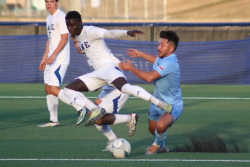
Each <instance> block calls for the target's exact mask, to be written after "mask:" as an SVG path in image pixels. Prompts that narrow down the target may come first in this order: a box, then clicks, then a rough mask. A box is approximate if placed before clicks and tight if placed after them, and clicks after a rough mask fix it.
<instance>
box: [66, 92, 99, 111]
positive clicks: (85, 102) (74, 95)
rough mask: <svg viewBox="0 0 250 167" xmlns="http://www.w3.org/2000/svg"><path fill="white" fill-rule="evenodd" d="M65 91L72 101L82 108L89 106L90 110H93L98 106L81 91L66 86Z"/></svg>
mask: <svg viewBox="0 0 250 167" xmlns="http://www.w3.org/2000/svg"><path fill="white" fill-rule="evenodd" d="M63 92H64V94H65V96H66V97H67V98H69V99H70V101H71V103H76V104H77V105H79V106H81V107H82V108H87V109H89V110H92V109H93V108H95V107H97V106H96V105H95V104H94V103H93V102H92V101H90V100H89V99H87V98H86V97H85V96H84V94H82V93H81V92H78V91H74V90H71V89H67V88H64V91H63Z"/></svg>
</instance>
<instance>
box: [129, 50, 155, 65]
mask: <svg viewBox="0 0 250 167" xmlns="http://www.w3.org/2000/svg"><path fill="white" fill-rule="evenodd" d="M127 54H128V55H129V56H130V57H132V58H133V57H142V58H144V59H145V60H147V61H149V62H150V63H154V62H155V59H156V56H154V55H149V54H147V53H144V52H141V51H139V50H136V49H128V50H127Z"/></svg>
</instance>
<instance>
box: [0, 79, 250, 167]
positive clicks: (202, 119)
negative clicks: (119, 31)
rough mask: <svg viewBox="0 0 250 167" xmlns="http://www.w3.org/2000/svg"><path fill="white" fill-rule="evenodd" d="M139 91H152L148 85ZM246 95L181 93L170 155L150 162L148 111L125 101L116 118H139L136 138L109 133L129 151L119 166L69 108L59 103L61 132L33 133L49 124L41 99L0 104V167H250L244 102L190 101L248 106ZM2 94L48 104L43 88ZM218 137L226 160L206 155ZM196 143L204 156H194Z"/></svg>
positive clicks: (207, 88)
mask: <svg viewBox="0 0 250 167" xmlns="http://www.w3.org/2000/svg"><path fill="white" fill-rule="evenodd" d="M140 86H142V87H144V88H145V89H146V90H148V91H149V92H151V93H152V91H153V87H152V85H140ZM249 88H250V86H249V85H182V91H183V97H184V104H185V107H184V112H183V114H182V115H181V117H180V118H179V120H178V121H177V122H176V123H175V124H174V125H173V126H172V127H171V128H170V129H169V133H168V136H167V142H166V144H167V146H168V147H169V149H170V151H172V152H170V153H168V154H158V155H152V156H148V155H145V154H144V153H145V149H146V148H147V147H148V146H149V145H151V144H152V142H153V138H152V136H151V135H150V134H149V132H148V131H147V126H148V125H147V112H148V108H149V103H147V102H144V101H143V100H141V99H137V98H133V99H129V100H128V102H127V103H126V104H125V106H124V107H123V109H122V110H121V113H133V112H136V113H138V114H139V117H140V118H139V122H138V126H137V131H136V133H135V135H134V136H133V137H129V136H128V128H127V127H126V125H125V124H119V125H112V126H111V128H112V129H113V131H114V132H115V133H116V134H117V136H118V137H122V138H126V139H127V140H128V141H129V142H130V143H131V147H132V152H131V154H130V156H129V158H128V159H125V160H124V161H120V160H119V159H114V158H113V157H112V156H111V155H110V153H109V152H102V151H101V150H102V149H103V148H104V147H105V146H106V141H107V140H106V139H105V137H104V136H103V135H102V134H101V133H99V132H98V131H97V130H96V129H95V127H84V125H83V124H81V125H80V126H75V122H76V119H77V112H76V111H74V109H73V108H72V107H70V106H67V105H66V104H63V103H62V102H60V104H59V121H60V125H61V126H60V127H58V128H38V127H37V126H36V125H37V124H40V123H45V122H47V121H48V118H49V113H48V111H47V106H46V100H45V98H28V99H27V98H8V97H5V98H0V166H1V167H3V166H49V165H50V166H60V167H61V166H94V165H98V166H99V165H103V166H110V167H112V166H118V165H119V166H137V167H140V166H163V165H164V166H192V167H195V166H227V167H230V166H250V158H249V157H250V154H249V147H250V146H249V144H250V134H249V125H250V122H249V115H250V113H249V109H250V103H249V99H204V98H200V99H187V97H211V98H212V97H215V98H216V97H217V98H218V97H224V98H249V94H250V89H249ZM0 92H1V94H0V96H1V97H3V96H10V97H13V96H18V97H20V96H34V97H37V96H39V97H43V96H44V97H45V93H44V91H43V85H42V84H0ZM97 94H98V92H96V93H92V94H90V93H86V94H85V95H86V96H91V97H95V96H97ZM92 100H93V99H92ZM215 137H219V138H220V139H221V140H223V143H224V144H225V147H226V151H227V153H222V152H220V150H219V153H218V152H217V153H215V152H208V148H211V146H210V145H211V143H212V145H213V144H214V145H216V142H217V141H216V140H213V139H214V138H215ZM194 141H195V142H196V144H197V142H198V143H201V145H202V146H204V147H205V146H206V147H208V148H200V147H201V146H198V147H199V148H200V149H201V150H195V149H194V145H193V144H192V142H194ZM207 141H212V142H211V143H210V145H209V144H208V142H207ZM219 144H220V145H221V143H219ZM222 145H223V144H222ZM235 146H237V148H236V147H235ZM77 159H78V160H77Z"/></svg>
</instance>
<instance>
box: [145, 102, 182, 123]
mask: <svg viewBox="0 0 250 167" xmlns="http://www.w3.org/2000/svg"><path fill="white" fill-rule="evenodd" d="M165 112H166V111H164V110H162V109H160V108H158V107H157V106H156V105H154V104H151V106H150V108H149V115H148V119H150V120H153V121H158V120H159V118H160V117H161V115H162V114H163V113H165ZM182 112H183V105H182V106H180V107H179V106H178V107H177V106H173V109H172V112H171V115H172V116H173V117H174V122H175V121H176V120H177V119H178V118H179V117H180V116H181V114H182Z"/></svg>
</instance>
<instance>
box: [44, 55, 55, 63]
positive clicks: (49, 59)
mask: <svg viewBox="0 0 250 167" xmlns="http://www.w3.org/2000/svg"><path fill="white" fill-rule="evenodd" d="M53 62H54V58H53V57H52V56H50V57H49V58H48V59H47V60H46V63H47V64H49V65H50V64H53Z"/></svg>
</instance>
